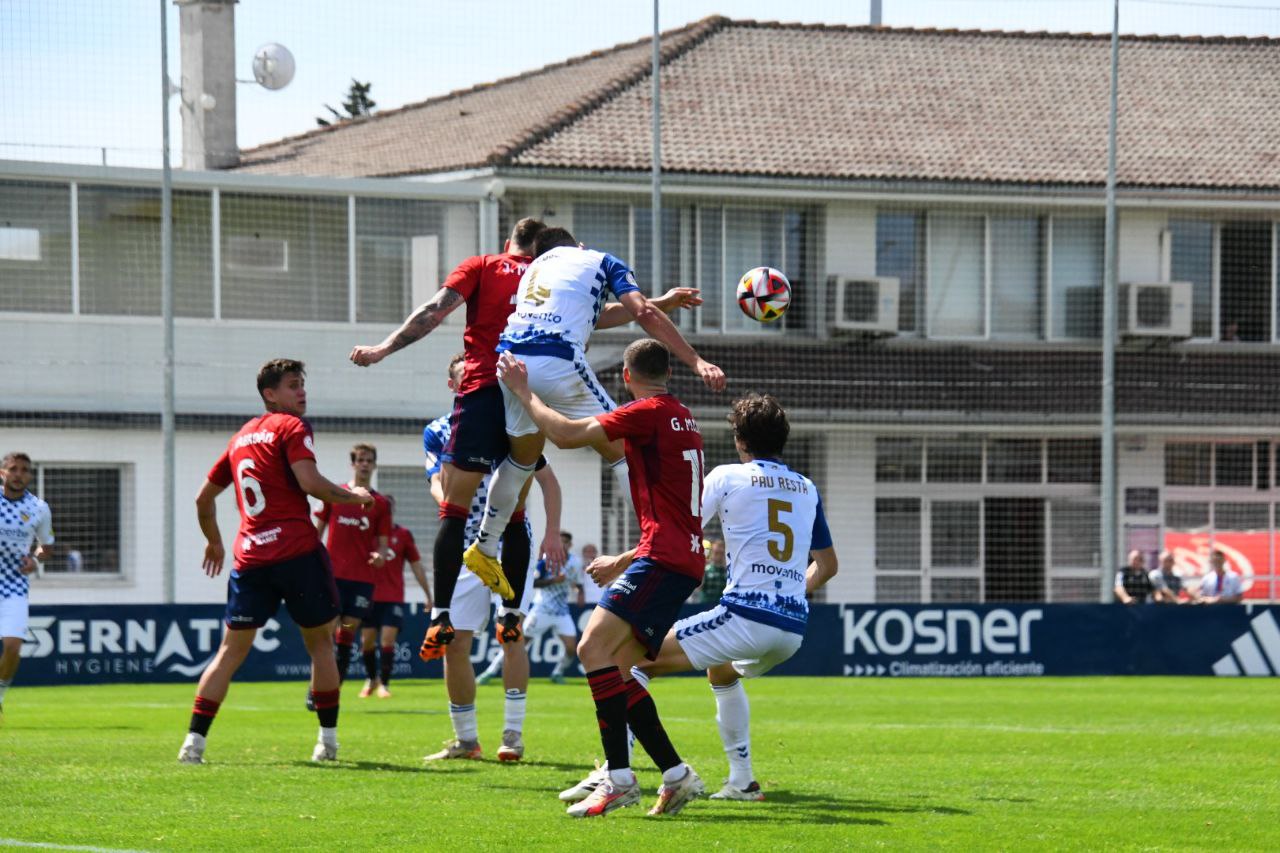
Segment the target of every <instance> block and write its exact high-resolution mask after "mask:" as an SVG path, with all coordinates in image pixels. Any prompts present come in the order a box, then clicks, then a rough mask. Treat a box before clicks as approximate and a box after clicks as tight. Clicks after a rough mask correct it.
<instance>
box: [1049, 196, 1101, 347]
mask: <svg viewBox="0 0 1280 853" xmlns="http://www.w3.org/2000/svg"><path fill="white" fill-rule="evenodd" d="M1051 230H1052V236H1051V240H1052V246H1053V248H1052V252H1051V257H1050V277H1051V281H1052V293H1051V294H1050V305H1051V314H1052V317H1053V328H1052V336H1053V337H1054V338H1097V337H1100V335H1101V331H1102V248H1103V246H1102V244H1103V220H1102V219H1101V218H1099V217H1089V218H1076V217H1057V216H1055V217H1053V219H1052V227H1051Z"/></svg>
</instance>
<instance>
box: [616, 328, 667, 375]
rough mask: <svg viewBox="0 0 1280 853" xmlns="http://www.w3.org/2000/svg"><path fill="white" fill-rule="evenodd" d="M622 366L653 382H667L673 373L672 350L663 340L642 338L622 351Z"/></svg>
mask: <svg viewBox="0 0 1280 853" xmlns="http://www.w3.org/2000/svg"><path fill="white" fill-rule="evenodd" d="M622 366H623V367H625V368H627V369H628V370H630V371H631V372H632V374H634V375H636V376H639V377H640V378H641V379H648V380H650V381H652V382H665V381H666V380H667V376H669V375H670V374H671V351H670V350H668V349H667V347H666V345H665V344H663V343H662V342H661V341H655V340H654V339H653V338H641V339H640V340H638V341H632V342H631V344H630V345H629V346H628V347H627V348H626V350H625V351H624V352H623V353H622Z"/></svg>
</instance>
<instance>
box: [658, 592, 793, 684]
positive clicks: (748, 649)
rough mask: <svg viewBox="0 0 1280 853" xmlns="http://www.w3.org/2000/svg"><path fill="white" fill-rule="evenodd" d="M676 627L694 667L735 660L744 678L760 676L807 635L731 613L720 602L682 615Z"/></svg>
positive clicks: (711, 665) (678, 637)
mask: <svg viewBox="0 0 1280 853" xmlns="http://www.w3.org/2000/svg"><path fill="white" fill-rule="evenodd" d="M672 630H673V631H675V632H676V642H678V643H679V644H680V648H681V650H683V651H684V654H685V657H687V658H689V663H691V664H693V668H694V669H708V668H710V667H713V666H716V665H717V664H722V663H731V664H733V668H734V669H735V670H737V672H738V674H739V675H741V676H742V677H744V678H757V677H759V676H761V675H764V674H765V673H766V672H768V671H769V670H771V669H773V668H774V667H775V666H777V665H778V664H780V663H782V662H783V661H785V660H787V658H789V657H791V656H792V655H794V654H795V653H796V650H797V649H799V648H800V643H801V642H803V641H804V637H802V636H801V635H799V634H793V633H792V632H790V631H784V630H782V629H781V628H775V627H773V626H772V625H765V624H764V623H763V622H756V621H755V620H754V619H748V618H746V617H745V616H739V615H738V614H736V613H730V612H729V611H728V610H725V608H724V606H723V605H720V604H717V605H716V606H715V607H713V608H711V609H710V610H705V611H703V612H702V613H696V614H694V615H693V616H690V617H689V618H688V619H681V620H680V621H679V622H677V623H676V624H675V625H674V626H672Z"/></svg>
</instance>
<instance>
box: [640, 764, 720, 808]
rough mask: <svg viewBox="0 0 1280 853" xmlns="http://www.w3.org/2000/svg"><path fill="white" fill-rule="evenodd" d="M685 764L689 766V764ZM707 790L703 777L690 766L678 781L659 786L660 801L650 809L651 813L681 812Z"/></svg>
mask: <svg viewBox="0 0 1280 853" xmlns="http://www.w3.org/2000/svg"><path fill="white" fill-rule="evenodd" d="M685 766H686V767H688V765H685ZM705 792H706V786H705V785H703V784H702V779H700V778H699V777H698V774H697V773H695V772H694V770H693V768H692V767H689V771H688V772H687V773H685V774H684V777H683V778H682V779H680V780H679V781H678V782H672V783H670V784H668V783H666V782H663V783H662V787H660V788H658V802H656V803H654V804H653V808H651V809H649V814H651V815H664V814H669V815H677V814H680V811H681V809H683V808H684V807H685V806H687V805H689V803H691V802H693V801H694V800H696V799H697V798H698V797H701V796H702V795H703V794H704V793H705Z"/></svg>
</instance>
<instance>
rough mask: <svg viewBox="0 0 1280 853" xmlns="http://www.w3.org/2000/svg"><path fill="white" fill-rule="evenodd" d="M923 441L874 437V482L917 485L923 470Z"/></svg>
mask: <svg viewBox="0 0 1280 853" xmlns="http://www.w3.org/2000/svg"><path fill="white" fill-rule="evenodd" d="M923 453H924V441H923V440H922V439H919V438H890V437H886V436H877V437H876V482H877V483H918V482H920V474H921V472H922V471H923V470H924V468H923V466H922V465H921V460H922V458H923Z"/></svg>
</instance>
